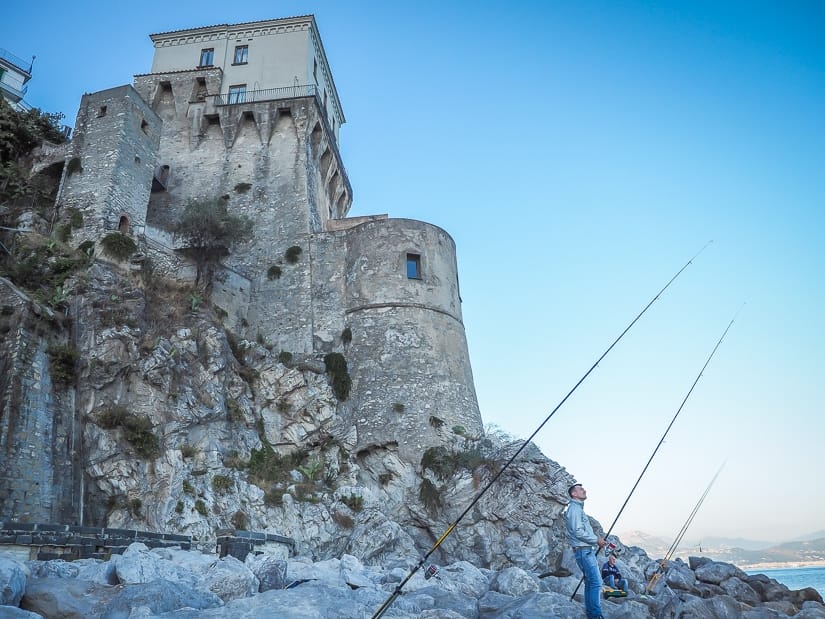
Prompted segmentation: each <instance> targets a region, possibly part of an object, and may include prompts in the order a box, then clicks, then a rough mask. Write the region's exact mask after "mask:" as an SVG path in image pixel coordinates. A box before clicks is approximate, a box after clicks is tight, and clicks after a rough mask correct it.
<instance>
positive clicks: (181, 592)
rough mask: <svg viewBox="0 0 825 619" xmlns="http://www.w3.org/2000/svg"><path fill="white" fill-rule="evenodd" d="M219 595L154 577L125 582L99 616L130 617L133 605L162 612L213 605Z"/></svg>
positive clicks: (214, 606) (220, 604) (107, 618)
mask: <svg viewBox="0 0 825 619" xmlns="http://www.w3.org/2000/svg"><path fill="white" fill-rule="evenodd" d="M222 605H223V602H222V601H221V599H220V598H219V597H218V596H217V595H215V594H214V593H211V592H209V591H199V590H196V589H193V588H191V587H189V586H188V585H185V584H183V583H171V582H167V581H165V580H154V581H152V582H148V583H143V584H133V585H125V586H123V587H122V588H120V591H119V592H118V593H117V595H115V596H114V598H113V599H112V600H111V602H110V603H109V605H108V606H107V607H106V609H105V611H104V612H103V614H102V618H101V619H130V617H131V615H130V613H131V611H132V609H134V608H139V607H142V608H145V609H147V610H149V611H150V612H152V613H155V614H157V613H165V612H170V611H175V610H178V609H180V608H194V609H198V610H202V609H205V608H216V607H218V606H222Z"/></svg>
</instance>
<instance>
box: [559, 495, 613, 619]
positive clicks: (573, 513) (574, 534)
mask: <svg viewBox="0 0 825 619" xmlns="http://www.w3.org/2000/svg"><path fill="white" fill-rule="evenodd" d="M567 494H568V496H569V497H570V504H569V505H568V506H567V512H566V513H565V522H566V524H567V539H568V540H569V541H570V545H571V546H572V547H573V554H574V555H575V556H576V564H577V565H578V566H579V569H581V571H582V574H584V609H585V612H586V613H587V619H603V618H602V602H601V597H602V577H601V574H600V573H599V564H598V563H597V562H596V550H594V549H593V546H598V547H599V548H603V547H604V545H605V544H606V543H607V542H605V541H604V540H603V539H602V538H601V537H598V536H597V535H596V534H595V533H594V532H593V527H592V526H591V525H590V519H589V518H588V517H587V515H586V514H585V513H584V501H585V499H586V498H587V491H586V490H585V489H584V487H582V485H581V484H573V485H572V486H570V487H569V488H568V489H567Z"/></svg>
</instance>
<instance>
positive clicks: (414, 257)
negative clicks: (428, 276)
mask: <svg viewBox="0 0 825 619" xmlns="http://www.w3.org/2000/svg"><path fill="white" fill-rule="evenodd" d="M407 279H421V256H419V255H418V254H407Z"/></svg>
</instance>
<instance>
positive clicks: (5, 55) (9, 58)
mask: <svg viewBox="0 0 825 619" xmlns="http://www.w3.org/2000/svg"><path fill="white" fill-rule="evenodd" d="M0 58H2V59H3V60H5V61H6V62H10V63H11V64H13V65H14V66H15V67H17V68H18V69H20V70H21V71H24V72H26V73H28V74H29V75H31V72H32V63H31V62H26V61H25V60H23V59H22V58H20V57H19V56H15V55H14V54H12V53H11V52H10V51H8V50H5V49H3V48H2V47H0ZM26 66H28V67H29V68H28V69H27V68H26Z"/></svg>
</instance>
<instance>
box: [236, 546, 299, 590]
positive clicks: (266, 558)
mask: <svg viewBox="0 0 825 619" xmlns="http://www.w3.org/2000/svg"><path fill="white" fill-rule="evenodd" d="M245 563H246V567H248V568H249V569H250V570H251V571H252V573H253V574H254V575H255V578H257V579H258V582H259V583H260V584H259V585H258V591H259V592H261V593H263V592H264V591H269V590H270V589H283V588H284V587H286V586H287V585H288V584H289V583H288V582H287V562H286V561H284V560H282V559H278V558H276V557H273V556H271V555H248V556H247V557H246V561H245Z"/></svg>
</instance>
